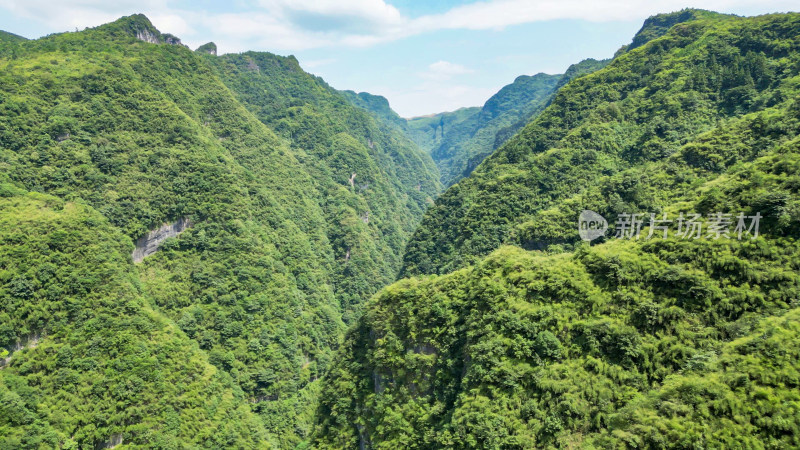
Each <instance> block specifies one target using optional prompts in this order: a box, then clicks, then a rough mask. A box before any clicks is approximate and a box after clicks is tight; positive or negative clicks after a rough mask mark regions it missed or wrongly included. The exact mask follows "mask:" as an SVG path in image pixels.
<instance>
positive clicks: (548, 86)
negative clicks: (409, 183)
mask: <svg viewBox="0 0 800 450" xmlns="http://www.w3.org/2000/svg"><path fill="white" fill-rule="evenodd" d="M560 78H561V76H560V75H547V74H543V73H540V74H537V75H534V76H527V75H522V76H519V77H517V79H516V80H514V82H513V83H511V84H509V85H508V86H505V87H503V88H502V89H500V91H499V92H497V93H496V94H495V95H493V96H492V97H491V98H490V99H489V100H487V101H486V103H485V104H484V105H483V107H482V108H481V109H480V111H479V112H478V113H477V114H474V115H472V116H470V117H468V118H466V119H465V120H463V121H460V122H457V123H455V124H453V125H452V126H451V127H450V128H449V130H448V131H447V132H445V133H443V136H442V139H441V141H440V142H438V145H437V146H436V147H435V148H434V149H433V150H431V156H432V157H433V159H434V161H436V165H437V166H438V167H439V171H440V172H441V174H442V178H441V179H442V183H443V184H444V185H446V186H449V185H451V184H453V183H455V182H457V181H458V180H460V179H461V178H463V177H465V176H467V175H469V174H470V172H472V170H473V169H474V168H475V167H476V166H477V165H478V164H480V162H481V161H483V159H484V158H486V157H487V156H488V155H490V154H491V153H492V152H493V151H494V150H495V148H497V147H498V146H499V145H500V144H502V143H503V139H507V138H508V137H510V136H511V135H513V133H514V132H515V131H516V129H513V125H514V124H515V123H517V122H518V121H519V120H520V119H521V118H523V117H526V116H531V115H533V114H535V113H536V112H538V111H540V110H541V109H542V108H543V107H544V105H545V104H546V102H547V100H548V99H549V98H550V95H551V94H552V93H553V89H554V88H555V85H556V83H558V80H559V79H560ZM507 127H511V128H512V129H511V130H507V131H506V132H505V133H503V134H501V135H500V136H498V131H500V130H501V129H504V128H507ZM435 132H436V130H435V129H434V134H435Z"/></svg>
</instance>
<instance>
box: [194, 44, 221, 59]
mask: <svg viewBox="0 0 800 450" xmlns="http://www.w3.org/2000/svg"><path fill="white" fill-rule="evenodd" d="M195 51H196V52H198V53H208V54H209V55H214V56H217V44H215V43H213V42H209V43H207V44H203V45H201V46H200V47H197V50H195Z"/></svg>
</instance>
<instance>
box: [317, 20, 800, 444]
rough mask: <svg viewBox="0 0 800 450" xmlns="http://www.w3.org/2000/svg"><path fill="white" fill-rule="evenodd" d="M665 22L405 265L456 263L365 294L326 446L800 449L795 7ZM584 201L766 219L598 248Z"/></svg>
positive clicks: (553, 110) (564, 96) (562, 109)
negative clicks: (732, 228) (738, 232)
mask: <svg viewBox="0 0 800 450" xmlns="http://www.w3.org/2000/svg"><path fill="white" fill-rule="evenodd" d="M681 14H682V13H681ZM667 19H669V18H667ZM665 20H666V19H665ZM669 20H671V19H669ZM669 20H666V21H667V22H668V21H669ZM651 21H652V22H653V23H662V22H663V21H662V20H660V19H653V20H651ZM678 22H681V21H678ZM643 30H645V31H646V32H648V31H647V30H649V28H648V27H645V28H643ZM663 31H664V30H662V32H659V33H656V35H660V37H658V36H650V37H649V38H648V39H650V40H649V42H647V43H644V44H643V45H641V46H639V47H638V48H636V49H633V50H631V51H622V52H620V53H619V54H618V55H617V56H616V57H615V59H614V60H613V61H612V62H611V63H610V65H609V66H608V67H606V68H605V69H601V70H598V71H597V72H594V73H593V74H590V75H586V76H584V77H580V78H577V79H574V80H572V81H571V82H569V83H568V84H566V85H565V86H564V87H563V88H562V89H560V90H559V91H558V93H557V94H556V96H555V98H554V99H553V101H552V103H551V104H550V106H549V107H548V108H547V109H546V110H545V111H543V112H542V113H541V114H540V115H539V116H537V117H536V118H534V119H533V120H532V121H531V123H530V124H528V125H527V126H526V127H525V129H523V130H522V131H521V132H520V133H519V134H518V135H517V136H515V137H514V138H512V139H511V140H510V141H509V142H508V143H507V144H506V145H504V146H503V147H502V148H500V149H499V150H498V151H497V152H495V153H494V154H493V155H492V156H491V157H489V158H488V159H487V160H486V161H485V162H484V163H483V164H482V165H481V166H480V167H479V168H478V169H477V170H476V171H475V172H473V173H472V174H471V175H470V176H469V177H468V178H466V179H464V180H462V181H461V182H459V183H458V184H456V185H454V186H453V187H451V188H450V189H449V190H448V191H447V192H446V193H445V194H444V195H443V196H442V197H441V198H440V199H439V200H438V201H437V202H436V206H435V207H433V208H432V209H431V210H429V213H428V214H427V215H426V218H425V219H424V221H423V225H422V226H421V227H420V228H419V230H418V231H417V233H416V234H415V238H414V239H413V241H412V243H411V244H410V245H409V248H408V252H407V255H406V268H405V270H406V273H407V274H430V273H446V272H450V273H449V274H447V275H436V276H425V277H421V278H411V279H406V280H402V281H400V282H398V283H396V284H394V285H392V286H390V287H388V288H386V289H384V290H383V291H382V292H381V293H379V294H378V295H377V296H376V297H374V298H373V300H372V301H371V302H370V303H369V305H368V307H367V308H366V312H365V314H364V316H363V317H362V320H361V321H360V322H359V325H358V327H356V328H355V329H353V330H351V331H350V333H349V334H348V336H347V341H346V343H345V345H344V347H343V349H342V353H341V356H340V357H339V358H338V359H337V360H336V362H335V364H334V365H333V367H332V368H331V371H330V374H329V377H328V378H327V379H326V381H325V385H324V387H323V390H322V399H321V404H320V410H319V412H318V421H319V427H318V429H317V433H316V443H317V444H318V446H319V447H320V448H342V447H345V448H348V447H349V448H354V447H356V446H359V445H362V446H365V447H368V448H387V449H389V448H520V449H522V448H556V447H569V448H576V447H582V448H583V447H585V448H630V447H634V448H689V447H692V448H695V447H699V448H740V447H745V448H794V447H797V446H800V440H798V439H800V438H799V436H800V415H799V414H798V411H800V394H798V392H800V389H798V388H800V358H799V357H800V335H799V334H798V333H800V303H798V298H800V275H799V274H800V245H798V242H797V238H798V237H799V236H800V135H798V132H800V95H798V94H799V93H800V38H799V37H800V14H786V15H771V16H761V17H756V18H735V17H727V16H719V15H714V14H705V13H702V12H700V13H697V14H696V17H695V18H694V20H691V21H688V22H685V23H677V22H676V24H675V25H674V26H673V27H672V28H670V29H669V31H666V32H663ZM635 42H636V40H635ZM583 209H591V210H594V211H597V212H600V213H601V214H603V215H605V216H606V217H608V218H609V219H610V220H609V221H610V222H611V225H612V228H613V221H614V218H615V217H616V215H617V214H618V213H624V212H627V213H632V212H642V213H648V212H652V213H657V214H659V215H660V214H661V213H662V212H664V213H667V214H668V215H669V216H671V217H673V218H674V217H676V216H677V215H678V214H679V213H688V212H698V213H701V214H704V215H708V214H709V213H713V212H717V211H720V212H729V213H733V214H736V213H738V212H740V211H741V212H743V213H745V214H747V215H753V214H755V213H757V212H758V213H761V214H762V215H763V216H764V219H762V221H761V224H760V233H761V234H760V236H759V237H758V238H757V239H750V237H748V236H746V235H745V236H744V237H743V239H741V240H739V239H737V237H736V236H735V235H734V236H733V237H731V238H722V239H700V240H692V239H688V240H684V239H680V238H678V237H676V236H674V235H673V236H670V237H669V238H667V239H662V238H653V239H646V238H645V237H644V236H647V234H648V230H647V223H645V227H644V229H643V230H644V231H643V233H642V238H641V239H638V240H637V239H633V240H631V239H624V240H623V239H617V240H612V239H609V240H606V241H604V240H603V239H601V240H600V241H599V242H597V241H596V242H595V244H596V245H593V246H590V245H588V244H585V243H580V241H579V238H578V233H577V218H578V214H579V212H580V211H581V210H583ZM506 243H510V244H516V246H504V245H503V244H506ZM520 247H522V248H520ZM526 249H528V250H526ZM488 253H490V254H489V256H485V255H487V254H488ZM458 268H460V269H458ZM454 269H458V270H455V271H453V270H454Z"/></svg>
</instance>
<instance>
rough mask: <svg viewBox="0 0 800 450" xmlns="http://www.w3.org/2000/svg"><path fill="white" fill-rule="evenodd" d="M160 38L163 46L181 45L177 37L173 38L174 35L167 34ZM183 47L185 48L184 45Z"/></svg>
mask: <svg viewBox="0 0 800 450" xmlns="http://www.w3.org/2000/svg"><path fill="white" fill-rule="evenodd" d="M162 36H164V43H165V44H169V45H183V43H182V42H181V40H180V39H179V38H178V37H177V36H175V35H172V34H169V33H164V34H163V35H162ZM184 47H186V46H185V45H184Z"/></svg>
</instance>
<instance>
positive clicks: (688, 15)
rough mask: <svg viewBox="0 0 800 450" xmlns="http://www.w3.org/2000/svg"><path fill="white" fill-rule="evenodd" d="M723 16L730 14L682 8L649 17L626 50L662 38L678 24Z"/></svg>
mask: <svg viewBox="0 0 800 450" xmlns="http://www.w3.org/2000/svg"><path fill="white" fill-rule="evenodd" d="M725 16H730V14H722V13H718V12H714V11H707V10H705V9H696V8H684V9H682V10H680V11H674V12H671V13H664V14H656V15H653V16H650V17H648V18H647V19H646V20H645V21H644V24H642V28H641V29H639V31H638V32H637V33H636V35H635V36H634V37H633V40H632V41H631V43H630V45H628V47H627V48H626V50H627V51H630V50H633V49H635V48H637V47H641V46H642V45H644V44H646V43H648V42H650V41H652V40H653V39H657V38H659V37H661V36H663V35H664V34H666V32H667V31H668V30H669V29H670V28H672V27H673V26H674V25H677V24H679V23H684V22H690V21H692V20H698V19H707V18H712V17H725Z"/></svg>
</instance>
